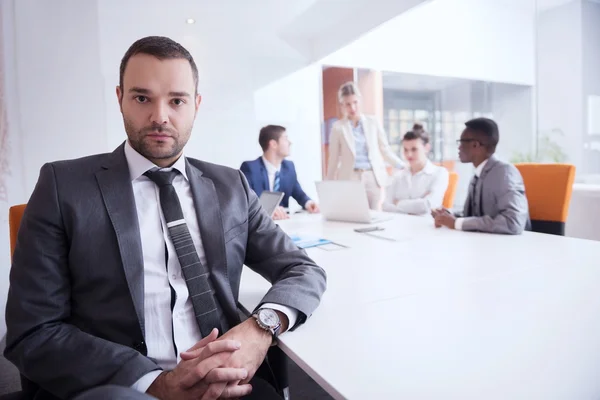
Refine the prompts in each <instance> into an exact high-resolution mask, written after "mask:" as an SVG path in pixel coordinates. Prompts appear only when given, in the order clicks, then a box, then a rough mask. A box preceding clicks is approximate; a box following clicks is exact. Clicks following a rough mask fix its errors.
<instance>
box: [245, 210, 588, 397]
mask: <svg viewBox="0 0 600 400" xmlns="http://www.w3.org/2000/svg"><path fill="white" fill-rule="evenodd" d="M280 225H281V227H282V228H283V229H284V230H285V231H286V232H287V233H289V234H296V233H304V234H312V235H320V236H321V237H324V238H327V239H330V240H333V241H335V242H338V243H340V244H344V245H346V246H348V248H347V249H344V250H340V251H333V252H328V251H324V250H321V249H319V248H312V249H308V253H309V255H310V256H311V257H312V258H313V259H314V260H315V261H316V262H317V263H318V264H319V265H321V266H322V267H323V268H324V269H325V270H326V272H327V275H328V289H327V292H326V293H325V295H324V296H323V300H322V303H321V306H320V307H319V309H317V311H316V312H315V314H314V315H313V316H312V318H311V319H310V320H309V321H308V322H307V323H306V324H305V325H303V326H301V327H300V328H299V329H297V330H296V331H295V332H289V333H286V334H284V335H282V337H281V338H280V342H281V347H282V348H283V349H284V351H285V352H286V353H287V354H288V355H289V356H290V357H291V358H292V359H294V361H296V362H297V363H298V364H299V365H300V366H301V367H302V368H303V369H305V370H306V371H307V372H308V373H309V374H310V375H311V376H312V377H313V378H314V379H315V380H316V381H317V382H318V383H319V384H321V385H322V386H323V387H324V388H325V389H326V390H327V391H328V392H329V393H330V394H331V395H332V396H334V397H336V398H348V399H367V398H376V397H378V396H382V398H411V399H429V398H444V399H454V398H457V399H471V398H472V399H483V398H486V399H495V398H498V399H506V398H510V399H519V398H524V399H525V398H527V399H536V398H544V399H548V398H551V399H554V398H561V399H562V398H565V399H574V398H598V397H600V383H597V382H600V381H599V380H598V379H597V376H598V374H599V373H600V351H599V350H600V296H599V295H598V294H599V293H600V261H599V260H600V243H598V242H593V241H585V240H578V239H571V238H564V237H556V236H550V235H541V234H534V233H525V234H524V235H522V236H502V235H488V234H481V233H466V232H457V231H451V230H448V229H435V228H434V227H433V224H432V221H431V219H430V218H428V217H410V216H400V215H398V216H396V217H395V218H394V220H392V221H389V222H385V223H380V224H377V225H380V226H383V227H385V231H383V232H381V234H383V235H388V236H390V237H394V238H396V239H397V241H395V242H392V241H387V240H382V239H376V238H372V237H369V236H365V235H361V234H358V233H355V232H354V231H353V228H355V227H361V226H362V225H359V224H345V223H329V222H323V221H322V220H321V219H320V217H319V216H306V215H302V216H295V217H294V219H292V220H289V221H284V222H283V223H281V224H280ZM267 289H268V284H267V282H266V281H264V280H263V279H262V278H261V277H259V276H258V275H256V274H254V273H253V272H251V271H249V270H246V271H245V272H244V275H243V281H242V288H241V293H240V302H241V304H242V305H244V307H245V308H247V309H252V308H254V307H255V306H256V305H257V304H258V302H259V301H260V299H261V298H262V296H263V295H264V293H265V292H266V290H267Z"/></svg>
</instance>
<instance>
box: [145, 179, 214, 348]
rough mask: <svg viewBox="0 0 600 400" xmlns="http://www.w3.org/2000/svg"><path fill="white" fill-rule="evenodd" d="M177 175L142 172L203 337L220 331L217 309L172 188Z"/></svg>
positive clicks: (204, 270) (203, 268) (206, 272)
mask: <svg viewBox="0 0 600 400" xmlns="http://www.w3.org/2000/svg"><path fill="white" fill-rule="evenodd" d="M178 174H179V172H178V171H176V170H171V171H156V170H155V171H148V172H146V173H145V174H144V175H146V176H147V177H148V178H150V179H151V180H152V181H154V183H156V185H157V186H158V187H159V189H160V205H161V208H162V211H163V214H164V217H165V221H166V222H167V228H168V230H169V237H170V238H171V242H172V243H173V246H174V247H175V252H176V253H177V258H178V259H179V264H180V265H181V271H182V272H183V276H184V278H185V283H186V284H187V287H188V291H189V293H190V299H191V300H192V305H193V307H194V312H195V314H196V320H197V321H198V326H199V327H200V332H201V333H202V336H204V337H206V336H208V335H209V334H210V332H211V331H212V329H213V328H219V332H220V333H221V332H222V331H221V324H220V319H219V311H218V309H217V301H216V299H215V297H214V294H213V290H212V287H211V285H210V281H209V277H210V273H209V271H208V269H207V268H206V267H205V266H204V265H202V262H200V257H198V253H197V252H196V247H195V246H194V242H193V240H192V236H191V235H190V231H189V230H188V227H187V224H186V223H185V219H184V218H183V211H182V210H181V204H180V203H179V197H177V192H176V191H175V188H174V187H173V179H175V177H176V176H177V175H178Z"/></svg>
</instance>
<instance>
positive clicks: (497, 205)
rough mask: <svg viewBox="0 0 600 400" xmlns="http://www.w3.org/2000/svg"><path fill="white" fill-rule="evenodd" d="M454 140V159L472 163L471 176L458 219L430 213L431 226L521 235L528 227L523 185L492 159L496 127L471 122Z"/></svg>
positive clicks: (506, 165)
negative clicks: (462, 209)
mask: <svg viewBox="0 0 600 400" xmlns="http://www.w3.org/2000/svg"><path fill="white" fill-rule="evenodd" d="M465 125H466V128H465V130H464V131H463V133H462V135H461V136H460V139H459V140H458V144H459V147H458V156H459V158H460V161H461V162H463V163H472V164H473V166H474V167H475V175H474V176H473V179H472V180H471V184H470V185H469V194H468V196H467V200H466V201H465V206H464V211H463V213H462V215H452V214H451V213H450V212H449V211H448V210H445V209H438V210H434V211H433V212H432V215H433V217H434V218H435V226H436V227H438V228H439V227H442V226H446V227H448V228H451V229H457V230H463V231H477V232H488V233H502V234H508V235H518V234H521V233H522V232H523V231H524V230H525V229H527V228H528V227H529V207H528V204H527V197H525V185H524V184H523V178H522V177H521V174H520V173H519V170H518V169H517V168H516V167H515V166H514V165H512V164H509V163H506V162H503V161H501V160H499V159H498V158H496V157H495V156H494V153H495V152H496V146H497V145H498V142H499V141H500V133H499V129H498V125H497V124H496V122H495V121H493V120H491V119H489V118H475V119H472V120H470V121H468V122H466V123H465Z"/></svg>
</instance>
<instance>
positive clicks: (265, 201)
mask: <svg viewBox="0 0 600 400" xmlns="http://www.w3.org/2000/svg"><path fill="white" fill-rule="evenodd" d="M283 195H284V193H283V192H269V191H268V190H265V191H263V192H262V193H261V194H260V197H259V198H258V201H259V202H260V204H261V205H262V207H263V208H264V209H265V211H266V212H267V214H269V217H273V213H274V212H275V209H276V208H277V206H279V203H281V199H283Z"/></svg>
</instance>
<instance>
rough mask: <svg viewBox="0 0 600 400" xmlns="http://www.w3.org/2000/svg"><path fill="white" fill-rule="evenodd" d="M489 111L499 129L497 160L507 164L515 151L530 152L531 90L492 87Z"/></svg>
mask: <svg viewBox="0 0 600 400" xmlns="http://www.w3.org/2000/svg"><path fill="white" fill-rule="evenodd" d="M492 112H493V114H494V120H495V121H496V122H497V123H498V126H499V127H500V143H499V145H498V148H497V150H496V152H497V154H498V157H501V158H502V159H504V160H507V161H508V160H510V158H511V157H513V156H514V155H515V153H517V152H519V153H529V152H531V151H532V150H533V146H532V140H531V136H532V135H531V133H532V132H534V131H535V112H534V99H533V89H532V88H531V87H527V86H517V85H506V84H499V83H496V84H493V85H492Z"/></svg>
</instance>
